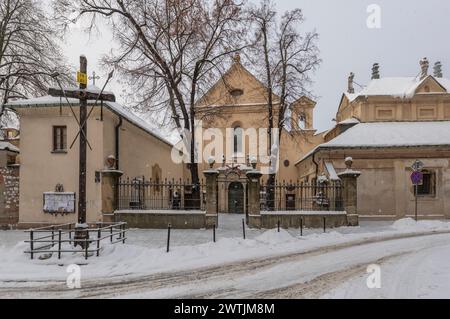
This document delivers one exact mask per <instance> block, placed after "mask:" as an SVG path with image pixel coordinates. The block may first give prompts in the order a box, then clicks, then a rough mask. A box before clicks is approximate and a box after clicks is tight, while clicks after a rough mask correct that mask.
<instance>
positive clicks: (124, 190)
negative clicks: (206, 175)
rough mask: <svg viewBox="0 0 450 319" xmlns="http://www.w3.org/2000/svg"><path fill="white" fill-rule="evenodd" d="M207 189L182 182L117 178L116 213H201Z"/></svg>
mask: <svg viewBox="0 0 450 319" xmlns="http://www.w3.org/2000/svg"><path fill="white" fill-rule="evenodd" d="M205 190H206V187H205V185H204V183H203V181H201V182H200V184H199V185H197V186H195V185H193V184H192V183H190V182H189V181H183V180H174V179H173V180H167V179H166V180H164V181H163V182H161V181H157V180H156V181H155V180H152V179H150V180H146V179H145V177H142V178H134V179H129V178H126V179H120V180H119V182H118V196H117V197H118V201H117V207H116V208H117V210H204V209H205V203H206V191H205Z"/></svg>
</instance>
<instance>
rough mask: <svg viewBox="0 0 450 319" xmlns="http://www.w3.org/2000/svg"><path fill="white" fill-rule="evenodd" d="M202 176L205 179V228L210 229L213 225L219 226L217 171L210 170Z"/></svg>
mask: <svg viewBox="0 0 450 319" xmlns="http://www.w3.org/2000/svg"><path fill="white" fill-rule="evenodd" d="M203 174H204V175H205V178H206V216H205V227H206V228H212V227H214V225H216V227H217V226H219V225H218V224H219V215H218V205H217V203H218V202H217V195H218V194H217V177H218V176H219V171H218V170H215V169H210V170H207V171H204V172H203Z"/></svg>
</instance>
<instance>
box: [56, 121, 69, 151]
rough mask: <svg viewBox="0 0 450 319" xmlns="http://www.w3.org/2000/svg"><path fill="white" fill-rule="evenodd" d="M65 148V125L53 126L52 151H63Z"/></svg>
mask: <svg viewBox="0 0 450 319" xmlns="http://www.w3.org/2000/svg"><path fill="white" fill-rule="evenodd" d="M66 149H67V126H53V151H54V152H65V151H66Z"/></svg>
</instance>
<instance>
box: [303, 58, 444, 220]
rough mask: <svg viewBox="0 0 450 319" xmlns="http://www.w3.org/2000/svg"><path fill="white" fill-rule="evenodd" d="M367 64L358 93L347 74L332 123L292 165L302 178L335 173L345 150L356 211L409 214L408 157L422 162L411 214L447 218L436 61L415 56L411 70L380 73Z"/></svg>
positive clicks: (441, 83)
mask: <svg viewBox="0 0 450 319" xmlns="http://www.w3.org/2000/svg"><path fill="white" fill-rule="evenodd" d="M379 67H380V66H379V65H378V64H374V66H373V69H372V80H371V81H370V82H369V83H368V84H367V86H365V87H364V88H363V89H362V90H360V91H359V92H356V91H355V89H354V86H353V78H354V76H355V75H354V74H353V73H352V74H350V77H349V82H348V91H347V92H345V93H344V94H343V95H342V99H341V101H340V103H339V106H338V111H337V115H336V125H335V127H333V128H332V129H331V130H329V131H327V132H325V133H323V134H321V138H322V142H321V143H319V144H318V145H317V146H316V147H315V148H314V149H313V150H312V151H311V152H309V153H307V154H306V155H305V156H302V158H300V159H299V160H298V161H297V162H296V164H295V165H296V167H297V170H298V176H299V178H301V179H302V180H311V179H314V178H317V177H318V176H326V177H327V178H328V179H329V180H337V179H339V177H338V176H337V174H336V171H340V170H343V169H345V165H344V163H343V161H342V159H345V158H347V157H351V158H353V160H354V164H353V168H354V169H356V170H358V171H360V172H361V176H360V177H359V179H358V212H359V215H360V218H362V219H364V218H369V219H398V218H403V217H405V216H406V217H412V216H414V215H415V187H414V186H413V184H412V181H411V178H410V177H411V174H412V172H413V169H412V164H413V163H414V162H415V161H416V160H420V161H421V162H423V164H424V168H423V170H422V173H423V181H422V183H421V184H420V185H418V186H417V195H418V215H419V218H450V196H449V194H450V80H449V79H446V78H444V77H443V76H442V71H441V64H440V62H436V64H435V65H434V74H433V75H430V74H428V69H429V62H428V60H427V59H426V58H424V59H422V60H421V61H420V67H421V69H420V73H419V75H418V76H417V77H381V76H380V71H379Z"/></svg>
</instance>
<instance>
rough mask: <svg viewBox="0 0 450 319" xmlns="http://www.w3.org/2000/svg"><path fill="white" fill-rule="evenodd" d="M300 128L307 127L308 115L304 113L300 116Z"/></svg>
mask: <svg viewBox="0 0 450 319" xmlns="http://www.w3.org/2000/svg"><path fill="white" fill-rule="evenodd" d="M298 128H299V129H301V130H305V129H306V116H305V114H303V113H302V114H300V116H299V117H298Z"/></svg>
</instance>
